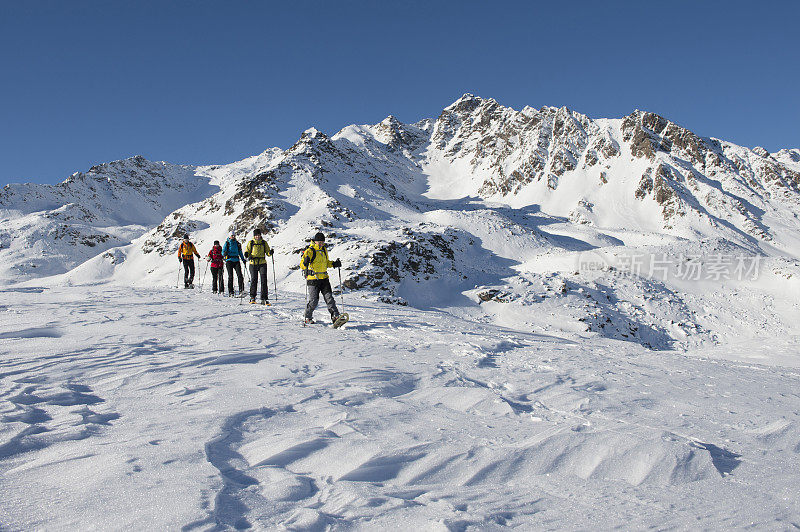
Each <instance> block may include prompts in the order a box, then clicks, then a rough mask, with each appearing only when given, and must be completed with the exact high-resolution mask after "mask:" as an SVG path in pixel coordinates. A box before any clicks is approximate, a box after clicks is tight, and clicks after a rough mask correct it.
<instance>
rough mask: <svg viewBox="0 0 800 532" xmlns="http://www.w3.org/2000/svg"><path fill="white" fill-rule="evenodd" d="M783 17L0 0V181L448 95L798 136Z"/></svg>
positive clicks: (622, 5) (282, 133)
mask: <svg viewBox="0 0 800 532" xmlns="http://www.w3.org/2000/svg"><path fill="white" fill-rule="evenodd" d="M664 6H666V7H664ZM799 19H800V2H795V1H791V2H738V1H725V2H722V1H719V2H717V1H699V0H693V1H687V2H684V1H675V2H648V1H636V2H633V1H631V2H614V1H605V2H589V1H586V2H583V1H574V2H556V1H552V2H534V1H526V2H510V1H509V2H504V1H499V0H497V1H493V2H487V1H481V2H478V1H471V0H460V1H450V2H446V1H435V0H429V1H415V0H411V1H394V2H389V1H379V0H374V1H369V2H366V1H363V2H362V1H348V0H339V1H314V2H312V1H302V0H294V1H285V2H258V1H237V0H224V1H222V0H220V1H218V2H210V1H195V2H186V1H170V0H159V1H148V0H139V1H121V0H120V1H116V0H103V1H91V2H89V1H81V0H68V1H61V0H58V1H38V0H26V1H22V0H20V1H13V0H6V1H0V76H2V83H0V102H2V107H1V108H0V109H2V110H1V111H0V184H6V183H9V182H20V181H34V182H46V183H53V182H57V181H61V180H62V179H64V178H66V177H67V176H68V175H69V174H71V173H72V172H74V171H79V170H86V169H88V168H89V166H91V165H92V164H96V163H100V162H105V161H110V160H115V159H120V158H124V157H129V156H132V155H136V154H142V155H144V156H145V157H147V158H149V159H152V160H166V161H169V162H175V163H197V164H205V163H226V162H232V161H234V160H238V159H241V158H244V157H246V156H249V155H253V154H256V153H260V152H261V151H263V150H264V149H266V148H268V147H272V146H278V147H281V148H286V147H288V146H290V145H291V144H293V143H294V141H295V140H296V139H297V138H298V137H299V135H300V133H301V132H302V131H303V130H305V129H307V128H308V127H311V126H315V127H317V128H318V129H320V130H322V131H324V132H326V133H328V134H333V133H335V132H336V131H338V130H339V129H341V128H342V127H344V126H346V125H348V124H351V123H375V122H378V121H380V120H382V119H383V118H385V117H386V116H387V115H389V114H393V115H395V116H397V117H398V118H399V119H400V120H402V121H405V122H414V121H417V120H419V119H421V118H425V117H435V116H437V115H438V114H439V112H440V111H441V110H442V108H443V107H445V106H447V105H448V104H450V103H451V102H452V101H453V100H455V99H457V98H458V97H460V96H461V95H462V94H463V93H465V92H472V93H475V94H477V95H479V96H482V97H487V98H495V99H496V100H498V101H499V102H500V103H501V104H503V105H508V106H511V107H514V108H517V109H520V108H522V107H523V106H525V105H531V106H533V107H537V108H538V107H541V106H543V105H554V106H561V105H566V106H568V107H570V108H572V109H575V110H577V111H579V112H582V113H585V114H587V115H589V116H591V117H621V116H623V115H625V114H628V113H629V112H631V111H632V110H633V109H636V108H639V109H647V110H651V111H654V112H657V113H659V114H662V115H664V116H666V117H668V118H670V119H672V120H674V121H676V122H678V123H679V124H682V125H684V126H686V127H688V128H690V129H692V130H693V131H695V132H696V133H698V134H700V135H703V136H714V137H719V138H723V139H726V140H730V141H732V142H736V143H738V144H742V145H745V146H750V147H753V146H756V145H761V146H764V147H766V148H767V149H769V150H771V151H774V150H777V149H780V148H784V147H800V99H798V94H800V91H799V90H798V86H799V85H800V83H799V82H800V37H798V20H799Z"/></svg>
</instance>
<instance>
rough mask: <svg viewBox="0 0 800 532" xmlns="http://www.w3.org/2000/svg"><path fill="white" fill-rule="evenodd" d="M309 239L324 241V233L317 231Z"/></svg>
mask: <svg viewBox="0 0 800 532" xmlns="http://www.w3.org/2000/svg"><path fill="white" fill-rule="evenodd" d="M311 240H313V241H314V242H325V235H323V234H322V233H317V234H316V235H314V238H312V239H311Z"/></svg>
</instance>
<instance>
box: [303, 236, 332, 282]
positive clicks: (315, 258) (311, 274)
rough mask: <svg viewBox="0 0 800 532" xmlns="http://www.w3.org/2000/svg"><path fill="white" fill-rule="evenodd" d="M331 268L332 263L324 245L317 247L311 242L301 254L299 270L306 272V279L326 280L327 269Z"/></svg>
mask: <svg viewBox="0 0 800 532" xmlns="http://www.w3.org/2000/svg"><path fill="white" fill-rule="evenodd" d="M332 267H333V262H332V261H331V260H330V259H329V258H328V250H327V249H326V248H325V244H322V246H318V245H317V244H316V243H314V242H312V243H311V245H310V246H308V247H307V248H306V250H305V251H304V252H303V257H302V258H301V259H300V269H302V270H308V271H307V275H306V279H307V280H311V279H327V278H328V268H332Z"/></svg>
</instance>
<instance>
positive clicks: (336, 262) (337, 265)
mask: <svg viewBox="0 0 800 532" xmlns="http://www.w3.org/2000/svg"><path fill="white" fill-rule="evenodd" d="M333 267H334V268H341V267H342V261H340V260H339V259H336V260H335V261H333Z"/></svg>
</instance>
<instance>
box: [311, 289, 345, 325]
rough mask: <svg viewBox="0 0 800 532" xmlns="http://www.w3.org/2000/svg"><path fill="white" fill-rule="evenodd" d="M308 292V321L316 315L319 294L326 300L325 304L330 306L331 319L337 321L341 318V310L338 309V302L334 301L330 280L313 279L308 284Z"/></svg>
mask: <svg viewBox="0 0 800 532" xmlns="http://www.w3.org/2000/svg"><path fill="white" fill-rule="evenodd" d="M306 290H308V304H307V305H306V319H309V320H310V319H311V317H312V315H313V314H314V309H316V308H317V304H319V294H320V292H321V293H322V297H324V298H325V304H326V305H328V312H330V313H331V319H332V320H335V319H336V318H338V317H339V309H338V308H336V301H335V300H334V299H333V290H332V289H331V281H330V279H311V280H309V281H307V282H306Z"/></svg>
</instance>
